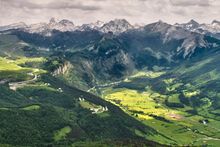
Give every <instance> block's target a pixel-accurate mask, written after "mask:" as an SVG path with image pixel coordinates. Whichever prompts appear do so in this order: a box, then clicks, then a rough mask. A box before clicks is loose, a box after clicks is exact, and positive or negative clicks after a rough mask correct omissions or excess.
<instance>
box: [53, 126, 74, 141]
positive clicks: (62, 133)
mask: <svg viewBox="0 0 220 147" xmlns="http://www.w3.org/2000/svg"><path fill="white" fill-rule="evenodd" d="M71 131H72V129H71V128H70V127H69V126H66V127H64V128H62V129H60V130H58V131H56V132H55V133H54V137H53V138H54V140H55V141H60V140H63V139H65V138H66V136H67V135H68V134H69V133H70V132H71Z"/></svg>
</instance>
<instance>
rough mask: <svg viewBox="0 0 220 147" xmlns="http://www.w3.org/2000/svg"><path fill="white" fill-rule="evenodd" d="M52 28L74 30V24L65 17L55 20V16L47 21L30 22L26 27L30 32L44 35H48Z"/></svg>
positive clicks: (62, 30)
mask: <svg viewBox="0 0 220 147" xmlns="http://www.w3.org/2000/svg"><path fill="white" fill-rule="evenodd" d="M53 30H58V31H61V32H67V31H74V30H75V25H74V24H73V22H71V21H69V20H66V19H63V20H61V21H59V22H57V21H56V19H55V18H51V19H50V21H49V23H38V24H32V25H30V26H28V28H27V29H26V31H28V32H30V33H40V34H43V35H46V36H50V35H51V32H52V31H53Z"/></svg>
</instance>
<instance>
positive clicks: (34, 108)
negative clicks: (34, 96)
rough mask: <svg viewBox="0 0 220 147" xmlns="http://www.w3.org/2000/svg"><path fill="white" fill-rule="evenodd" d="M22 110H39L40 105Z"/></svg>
mask: <svg viewBox="0 0 220 147" xmlns="http://www.w3.org/2000/svg"><path fill="white" fill-rule="evenodd" d="M21 109H22V110H26V111H32V110H39V109H40V106H39V105H31V106H27V107H23V108H21Z"/></svg>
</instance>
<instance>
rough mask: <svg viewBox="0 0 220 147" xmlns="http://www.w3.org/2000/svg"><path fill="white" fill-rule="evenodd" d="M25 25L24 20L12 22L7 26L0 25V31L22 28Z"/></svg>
mask: <svg viewBox="0 0 220 147" xmlns="http://www.w3.org/2000/svg"><path fill="white" fill-rule="evenodd" d="M26 27H27V25H26V24H25V23H24V22H19V23H14V24H11V25H7V26H2V27H0V31H6V30H12V29H24V28H26Z"/></svg>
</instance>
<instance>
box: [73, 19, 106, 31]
mask: <svg viewBox="0 0 220 147" xmlns="http://www.w3.org/2000/svg"><path fill="white" fill-rule="evenodd" d="M103 25H104V22H102V21H97V22H95V23H89V24H83V25H82V26H78V27H77V30H80V31H86V30H99V29H100V28H101V27H102V26H103Z"/></svg>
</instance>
